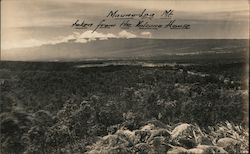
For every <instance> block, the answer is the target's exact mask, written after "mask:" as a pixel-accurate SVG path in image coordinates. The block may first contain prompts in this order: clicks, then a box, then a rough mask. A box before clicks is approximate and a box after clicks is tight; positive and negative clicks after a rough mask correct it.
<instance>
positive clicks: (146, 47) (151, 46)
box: [2, 38, 248, 61]
mask: <svg viewBox="0 0 250 154" xmlns="http://www.w3.org/2000/svg"><path fill="white" fill-rule="evenodd" d="M247 50H248V40H233V39H211V40H209V39H200V40H198V39H186V40H180V39H175V40H173V39H171V40H168V39H143V38H130V39H121V38H119V39H118V38H111V39H107V40H95V41H89V42H87V43H79V42H75V41H74V40H70V41H68V42H66V43H58V44H46V45H42V46H38V47H29V48H20V49H9V50H3V51H2V59H3V60H20V61H74V60H84V59H121V58H123V59H131V58H132V59H134V58H156V59H157V58H160V59H162V58H164V57H169V56H182V57H183V56H188V55H200V54H209V53H210V54H217V53H227V54H230V53H236V52H241V53H244V52H242V51H247Z"/></svg>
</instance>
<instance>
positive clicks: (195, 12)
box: [1, 0, 249, 49]
mask: <svg viewBox="0 0 250 154" xmlns="http://www.w3.org/2000/svg"><path fill="white" fill-rule="evenodd" d="M117 9H119V10H120V12H122V13H129V12H131V13H140V12H142V11H143V9H147V11H148V12H149V13H150V12H151V13H152V12H156V13H158V14H160V13H161V12H162V11H164V10H166V9H172V10H174V18H175V19H176V21H177V22H178V23H187V24H190V25H191V29H190V30H184V31H173V30H166V29H163V30H158V31H156V30H146V31H143V30H138V29H135V28H132V29H129V30H126V31H125V32H124V31H122V30H120V29H117V28H115V29H108V30H98V31H97V33H96V34H95V35H98V36H99V35H107V34H108V33H109V36H110V35H114V36H117V37H118V36H121V35H129V36H131V35H132V36H134V35H135V36H139V37H144V36H145V37H149V36H150V37H152V38H182V39H185V38H248V37H249V25H248V24H249V21H248V20H249V2H248V0H186V1H184V0H166V1H163V0H158V1H157V0H144V1H142V0H137V1H136V0H127V1H125V0H105V1H104V0H103V1H101V0H53V1H52V0H1V20H2V21H1V37H2V39H1V44H2V49H8V48H15V47H17V48H20V47H27V46H33V45H34V46H36V45H41V44H46V43H48V42H54V43H56V42H60V41H62V40H67V39H71V38H74V37H79V36H81V37H83V35H84V36H86V35H87V34H88V32H86V31H87V30H75V29H73V28H72V27H71V25H72V24H73V23H74V22H75V21H76V20H77V19H80V20H85V21H88V22H95V23H97V22H98V21H100V20H101V19H103V18H105V16H106V15H107V13H108V12H109V11H111V10H113V11H115V10H117ZM153 22H155V23H156V22H162V21H160V20H158V19H154V21H153ZM121 31H122V32H121ZM125 33H126V34H125ZM144 34H145V35H144Z"/></svg>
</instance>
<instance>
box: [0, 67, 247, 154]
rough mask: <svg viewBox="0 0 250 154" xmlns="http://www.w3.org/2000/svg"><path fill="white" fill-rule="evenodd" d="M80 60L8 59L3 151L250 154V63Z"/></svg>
mask: <svg viewBox="0 0 250 154" xmlns="http://www.w3.org/2000/svg"><path fill="white" fill-rule="evenodd" d="M76 65H79V64H78V63H32V62H30V63H28V62H27V63H23V62H1V65H0V71H1V72H0V75H1V76H0V79H1V80H0V84H1V101H0V102H1V115H0V120H1V151H2V153H83V152H89V153H98V152H100V153H104V152H107V153H116V152H117V151H116V150H120V152H124V153H133V152H134V153H136V152H138V153H140V152H141V153H143V152H145V151H140V148H139V151H136V150H138V146H139V147H141V146H142V147H145V148H146V152H152V153H154V152H156V151H157V149H161V148H157V146H159V145H163V146H162V148H163V149H165V151H164V153H165V152H167V151H168V152H171V150H173V149H176V148H177V149H178V148H179V150H180V149H181V148H180V147H182V150H183V151H184V152H186V153H187V152H188V151H189V150H190V149H194V148H196V150H200V152H201V150H203V152H206V150H207V149H204V147H203V148H201V146H200V145H209V148H210V149H211V148H212V150H214V149H216V148H219V149H220V150H221V151H223V152H226V151H227V152H232V151H233V152H238V153H242V152H247V151H248V146H247V145H248V144H246V143H247V142H248V130H247V128H246V127H245V126H246V124H247V122H248V121H247V120H246V119H245V116H246V114H247V110H246V105H245V104H244V103H243V102H246V100H245V99H244V98H246V97H247V95H248V91H247V87H244V83H243V78H242V77H244V75H245V74H244V72H245V70H244V66H245V64H244V63H241V62H238V63H223V64H220V63H216V64H206V65H202V64H200V65H188V66H185V65H175V66H162V67H142V66H106V67H102V68H98V67H95V68H76V67H74V66H76ZM145 128H147V129H146V130H145ZM177 128H179V129H177ZM175 129H177V130H179V131H177V130H176V131H174V130H175ZM159 130H161V131H162V133H163V134H161V133H160V134H158V135H155V136H153V137H151V135H150V134H153V133H152V132H157V131H158V132H159ZM136 132H141V133H145V134H146V135H145V136H144V137H142V136H139V138H140V141H135V138H136V135H135V134H136ZM193 132H194V133H193ZM176 133H177V134H176ZM129 134H130V135H131V134H132V135H131V136H130V137H131V138H132V139H131V138H127V135H129ZM103 136H104V137H103ZM100 137H103V138H100ZM137 137H138V136H137ZM150 137H151V139H150V140H149V138H150ZM142 138H144V139H142ZM202 139H204V140H205V141H206V142H205V141H204V142H203V140H202ZM221 139H226V140H230V143H228V145H221V144H220V140H221ZM158 142H159V143H158ZM228 142H229V141H228ZM94 143H95V144H94ZM154 143H158V144H154ZM138 144H139V145H138ZM224 146H225V147H224ZM207 148H208V147H207ZM210 149H208V150H210ZM112 150H114V151H112ZM123 150H125V151H123ZM126 150H127V151H126ZM155 150H156V151H155ZM189 152H190V151H189ZM210 152H211V151H210Z"/></svg>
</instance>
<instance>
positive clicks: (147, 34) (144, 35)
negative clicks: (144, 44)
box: [141, 32, 152, 38]
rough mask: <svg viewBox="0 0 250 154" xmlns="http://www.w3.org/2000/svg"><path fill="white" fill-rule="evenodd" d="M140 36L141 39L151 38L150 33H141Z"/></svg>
mask: <svg viewBox="0 0 250 154" xmlns="http://www.w3.org/2000/svg"><path fill="white" fill-rule="evenodd" d="M141 36H142V37H147V38H151V37H152V33H151V32H141Z"/></svg>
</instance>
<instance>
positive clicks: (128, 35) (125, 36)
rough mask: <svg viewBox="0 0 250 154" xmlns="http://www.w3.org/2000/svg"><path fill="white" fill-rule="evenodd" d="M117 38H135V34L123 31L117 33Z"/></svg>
mask: <svg viewBox="0 0 250 154" xmlns="http://www.w3.org/2000/svg"><path fill="white" fill-rule="evenodd" d="M118 36H119V37H120V38H135V37H136V35H135V34H132V33H130V32H127V31H125V30H123V31H121V32H120V33H118Z"/></svg>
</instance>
